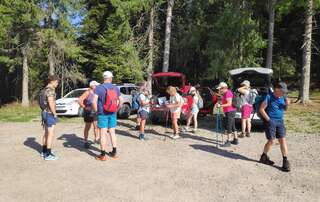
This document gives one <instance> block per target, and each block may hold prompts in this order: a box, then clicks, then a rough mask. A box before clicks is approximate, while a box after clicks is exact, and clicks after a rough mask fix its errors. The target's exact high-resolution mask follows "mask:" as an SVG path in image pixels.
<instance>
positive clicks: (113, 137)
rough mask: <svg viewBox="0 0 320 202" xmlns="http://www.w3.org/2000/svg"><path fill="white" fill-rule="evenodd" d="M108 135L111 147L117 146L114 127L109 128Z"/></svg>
mask: <svg viewBox="0 0 320 202" xmlns="http://www.w3.org/2000/svg"><path fill="white" fill-rule="evenodd" d="M109 135H110V139H111V144H112V147H113V148H116V147H117V138H116V129H115V128H109Z"/></svg>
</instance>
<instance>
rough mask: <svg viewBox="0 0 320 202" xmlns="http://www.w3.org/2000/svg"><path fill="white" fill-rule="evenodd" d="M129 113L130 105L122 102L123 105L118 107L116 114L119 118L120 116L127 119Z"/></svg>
mask: <svg viewBox="0 0 320 202" xmlns="http://www.w3.org/2000/svg"><path fill="white" fill-rule="evenodd" d="M130 113H131V108H130V105H128V104H124V105H123V106H122V107H121V108H120V110H119V112H118V116H119V118H121V119H127V118H129V116H130Z"/></svg>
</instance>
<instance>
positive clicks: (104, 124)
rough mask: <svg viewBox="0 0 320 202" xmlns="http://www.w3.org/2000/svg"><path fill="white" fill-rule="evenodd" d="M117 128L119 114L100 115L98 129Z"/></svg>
mask: <svg viewBox="0 0 320 202" xmlns="http://www.w3.org/2000/svg"><path fill="white" fill-rule="evenodd" d="M115 127H117V114H116V113H112V114H107V115H98V128H108V129H109V128H115Z"/></svg>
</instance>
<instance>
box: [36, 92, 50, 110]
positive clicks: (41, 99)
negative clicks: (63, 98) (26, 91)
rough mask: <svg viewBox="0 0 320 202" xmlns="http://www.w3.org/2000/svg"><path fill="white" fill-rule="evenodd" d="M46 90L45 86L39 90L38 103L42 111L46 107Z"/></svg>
mask: <svg viewBox="0 0 320 202" xmlns="http://www.w3.org/2000/svg"><path fill="white" fill-rule="evenodd" d="M46 90H47V88H44V89H42V90H41V91H40V93H39V97H38V104H39V107H40V109H41V110H42V111H44V110H45V109H47V107H48V102H47V96H46Z"/></svg>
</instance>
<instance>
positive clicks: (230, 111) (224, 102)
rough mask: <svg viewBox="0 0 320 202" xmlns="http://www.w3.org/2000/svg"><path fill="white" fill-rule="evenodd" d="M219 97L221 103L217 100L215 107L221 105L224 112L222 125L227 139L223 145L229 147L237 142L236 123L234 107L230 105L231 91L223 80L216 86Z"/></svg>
mask: <svg viewBox="0 0 320 202" xmlns="http://www.w3.org/2000/svg"><path fill="white" fill-rule="evenodd" d="M217 89H218V90H219V94H221V95H222V97H221V104H220V103H219V102H218V103H217V104H216V107H221V108H222V109H223V112H224V114H225V117H224V127H225V130H226V131H227V135H228V139H227V141H226V142H225V144H224V145H223V146H224V147H230V146H231V144H235V145H237V144H239V141H238V137H237V131H236V125H235V115H236V108H235V107H234V106H233V105H232V99H233V93H232V91H231V90H229V89H228V85H227V84H226V83H225V82H221V83H220V84H219V86H218V88H217ZM231 134H233V136H234V138H233V140H232V141H230V136H231Z"/></svg>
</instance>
